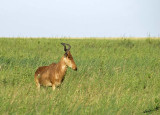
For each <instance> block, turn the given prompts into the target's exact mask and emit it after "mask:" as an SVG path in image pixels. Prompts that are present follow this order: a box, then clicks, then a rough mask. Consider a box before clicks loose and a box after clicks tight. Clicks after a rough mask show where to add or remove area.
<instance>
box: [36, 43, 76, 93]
mask: <svg viewBox="0 0 160 115" xmlns="http://www.w3.org/2000/svg"><path fill="white" fill-rule="evenodd" d="M61 44H62V45H63V46H64V51H65V53H64V55H63V57H62V58H61V60H60V61H59V63H57V64H56V63H52V64H51V65H49V66H42V67H39V68H38V69H37V70H36V72H35V82H36V86H37V88H38V89H40V85H43V86H52V89H53V90H55V88H56V86H58V85H60V84H61V83H62V81H63V80H64V76H65V74H66V70H67V67H71V68H72V69H73V70H77V66H76V64H75V62H74V60H73V57H72V55H71V52H70V49H71V46H70V45H69V44H65V43H61ZM66 45H67V46H68V47H69V48H68V49H67V48H66Z"/></svg>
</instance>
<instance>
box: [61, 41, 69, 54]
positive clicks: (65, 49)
mask: <svg viewBox="0 0 160 115" xmlns="http://www.w3.org/2000/svg"><path fill="white" fill-rule="evenodd" d="M61 44H62V45H63V46H64V51H65V52H67V51H69V50H70V49H71V46H70V45H69V44H65V43H61ZM66 45H67V46H68V47H69V48H68V49H67V48H66Z"/></svg>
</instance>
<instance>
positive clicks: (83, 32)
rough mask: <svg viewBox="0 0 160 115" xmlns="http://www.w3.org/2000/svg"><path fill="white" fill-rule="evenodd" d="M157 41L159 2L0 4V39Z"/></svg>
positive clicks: (10, 0)
mask: <svg viewBox="0 0 160 115" xmlns="http://www.w3.org/2000/svg"><path fill="white" fill-rule="evenodd" d="M148 36H152V37H160V0H0V37H148Z"/></svg>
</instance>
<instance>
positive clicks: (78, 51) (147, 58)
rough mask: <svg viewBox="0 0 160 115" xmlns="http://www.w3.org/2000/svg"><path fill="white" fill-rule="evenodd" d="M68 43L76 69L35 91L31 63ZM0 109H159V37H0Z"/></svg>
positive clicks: (99, 113) (53, 56) (123, 112)
mask: <svg viewBox="0 0 160 115" xmlns="http://www.w3.org/2000/svg"><path fill="white" fill-rule="evenodd" d="M61 42H65V43H69V44H70V45H71V46H72V48H71V53H72V55H73V58H74V60H75V62H76V64H77V67H78V71H77V72H75V71H73V70H72V69H71V68H68V70H67V74H66V76H65V80H64V82H63V84H62V85H61V86H60V87H58V88H57V89H56V90H55V91H54V92H53V91H52V88H51V87H47V88H46V87H41V90H40V92H38V91H37V89H36V86H35V83H34V72H35V70H36V69H37V67H39V66H42V65H49V64H51V63H52V62H58V61H59V60H60V58H61V57H62V55H63V54H64V51H63V46H62V45H61V44H60V43H61ZM0 114H1V115H3V114H5V115H7V114H17V115H21V114H23V115H24V114H26V115H31V114H33V115H35V114H38V115H44V114H51V115H53V114H54V115H56V114H58V115H59V114H60V115H61V114H73V115H75V114H79V115H84V114H89V115H105V114H108V115H115V114H117V115H131V114H136V115H142V114H155V115H158V114H160V40H158V39H157V40H152V39H149V38H148V39H143V40H129V39H119V40H106V39H104V40H103V39H101V40H98V39H83V40H80V39H78V40H75V39H5V38H0Z"/></svg>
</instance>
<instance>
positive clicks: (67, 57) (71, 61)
mask: <svg viewBox="0 0 160 115" xmlns="http://www.w3.org/2000/svg"><path fill="white" fill-rule="evenodd" d="M61 44H62V45H63V46H64V51H65V53H64V61H65V64H66V65H67V66H68V67H70V68H72V69H73V70H75V71H77V66H76V64H75V62H74V59H73V57H72V55H71V52H70V49H71V46H70V45H69V44H65V43H61ZM66 45H67V46H68V47H69V48H68V49H67V48H66Z"/></svg>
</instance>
